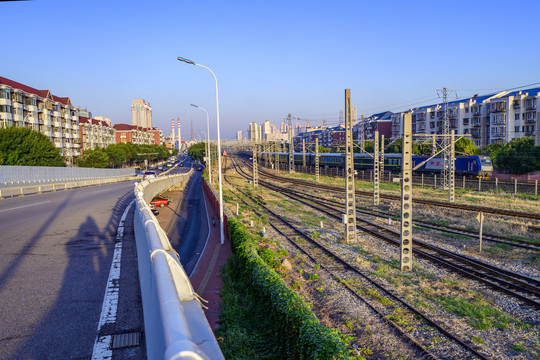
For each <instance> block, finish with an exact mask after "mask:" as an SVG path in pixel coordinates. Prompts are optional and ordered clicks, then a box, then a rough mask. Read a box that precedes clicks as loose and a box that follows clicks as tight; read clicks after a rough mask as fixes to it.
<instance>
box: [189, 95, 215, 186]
mask: <svg viewBox="0 0 540 360" xmlns="http://www.w3.org/2000/svg"><path fill="white" fill-rule="evenodd" d="M191 106H193V107H196V108H197V109H201V110H202V111H204V112H205V113H206V144H207V147H208V149H207V150H206V156H207V157H208V180H209V181H210V184H211V183H212V158H211V156H210V139H209V137H210V120H209V118H208V111H206V109H205V108H202V107H200V106H197V105H195V104H191Z"/></svg>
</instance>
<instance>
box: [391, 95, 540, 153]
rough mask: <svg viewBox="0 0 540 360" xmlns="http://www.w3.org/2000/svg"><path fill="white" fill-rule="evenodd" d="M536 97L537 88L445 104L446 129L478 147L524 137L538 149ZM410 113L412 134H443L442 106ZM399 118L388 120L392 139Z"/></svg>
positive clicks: (396, 135)
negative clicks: (528, 138) (465, 136)
mask: <svg viewBox="0 0 540 360" xmlns="http://www.w3.org/2000/svg"><path fill="white" fill-rule="evenodd" d="M539 93H540V88H534V89H528V90H520V91H514V92H508V91H502V92H499V93H494V94H488V95H483V96H478V95H475V96H473V97H471V98H467V99H463V100H457V101H452V102H449V103H448V107H447V116H448V122H449V129H450V130H454V131H455V133H456V134H458V135H469V136H470V138H471V139H472V140H473V141H474V143H475V145H476V146H479V147H483V146H486V145H489V144H502V143H506V142H509V141H511V140H512V139H515V138H520V137H525V136H530V137H533V139H534V140H535V144H536V145H540V133H539V132H538V127H539V125H540V113H539V112H538V111H537V103H538V101H539V100H538V98H539V97H540V96H539ZM411 111H412V123H413V124H412V125H413V133H416V134H442V133H443V130H444V112H445V109H444V104H435V105H430V106H423V107H420V108H416V109H413V110H411ZM402 114H403V113H399V114H394V115H392V116H391V124H392V138H399V137H401V136H402V134H401V128H402Z"/></svg>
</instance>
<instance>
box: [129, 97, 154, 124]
mask: <svg viewBox="0 0 540 360" xmlns="http://www.w3.org/2000/svg"><path fill="white" fill-rule="evenodd" d="M131 125H133V126H137V127H140V128H145V129H151V128H152V107H151V106H150V104H149V103H148V102H147V101H145V100H144V99H133V105H131Z"/></svg>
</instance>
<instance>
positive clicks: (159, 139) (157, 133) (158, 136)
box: [147, 128, 182, 149]
mask: <svg viewBox="0 0 540 360" xmlns="http://www.w3.org/2000/svg"><path fill="white" fill-rule="evenodd" d="M147 131H148V132H149V133H150V134H152V136H153V137H154V138H153V144H155V145H163V143H165V136H164V135H163V131H161V130H160V129H158V128H152V129H148V130H147ZM178 138H180V135H178ZM178 148H179V149H181V148H182V147H181V144H179V145H178Z"/></svg>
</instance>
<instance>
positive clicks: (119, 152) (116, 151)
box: [105, 144, 127, 167]
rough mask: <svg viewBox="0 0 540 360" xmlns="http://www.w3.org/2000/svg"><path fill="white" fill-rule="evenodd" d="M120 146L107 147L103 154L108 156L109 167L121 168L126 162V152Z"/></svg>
mask: <svg viewBox="0 0 540 360" xmlns="http://www.w3.org/2000/svg"><path fill="white" fill-rule="evenodd" d="M119 145H120V144H114V145H109V146H107V148H106V149H105V152H106V153H107V155H108V156H109V167H121V166H122V165H124V163H125V162H126V158H127V157H126V150H125V149H124V147H123V146H119Z"/></svg>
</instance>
